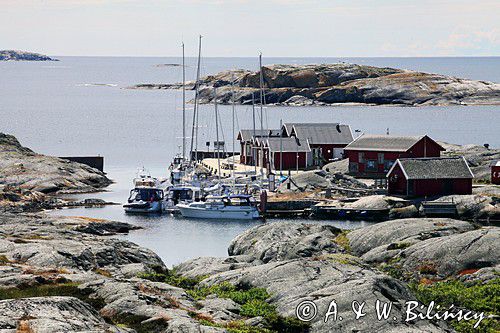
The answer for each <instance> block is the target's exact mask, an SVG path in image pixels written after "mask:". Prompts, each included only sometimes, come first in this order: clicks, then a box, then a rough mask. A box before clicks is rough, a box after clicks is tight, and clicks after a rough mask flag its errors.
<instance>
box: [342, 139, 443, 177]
mask: <svg viewBox="0 0 500 333" xmlns="http://www.w3.org/2000/svg"><path fill="white" fill-rule="evenodd" d="M444 150H445V149H444V148H443V147H441V146H440V145H439V144H438V143H437V142H436V141H434V140H432V139H431V138H430V137H428V136H427V135H423V136H392V135H366V134H363V135H361V136H360V137H358V138H357V139H356V140H354V141H353V142H352V143H350V144H349V145H348V146H347V147H345V148H344V151H345V155H346V157H347V158H349V174H351V175H353V176H355V177H361V178H362V177H365V178H384V177H385V175H386V174H387V171H389V170H390V168H391V167H392V166H393V165H394V163H395V162H396V160H397V159H399V158H420V157H439V156H441V152H442V151H444Z"/></svg>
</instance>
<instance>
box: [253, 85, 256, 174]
mask: <svg viewBox="0 0 500 333" xmlns="http://www.w3.org/2000/svg"><path fill="white" fill-rule="evenodd" d="M252 121H253V138H254V140H255V139H256V138H257V137H256V134H255V96H254V93H253V92H252ZM252 146H253V144H252ZM256 157H257V156H256V150H255V149H252V159H253V166H254V173H255V175H256V176H257V161H256V160H257V159H256Z"/></svg>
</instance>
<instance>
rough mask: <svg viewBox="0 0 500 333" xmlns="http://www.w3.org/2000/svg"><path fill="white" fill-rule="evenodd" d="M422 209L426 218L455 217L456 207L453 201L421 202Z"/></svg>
mask: <svg viewBox="0 0 500 333" xmlns="http://www.w3.org/2000/svg"><path fill="white" fill-rule="evenodd" d="M422 208H423V211H424V215H425V216H426V217H432V216H447V217H455V216H457V214H458V212H457V205H456V204H455V203H454V202H453V201H442V202H436V201H423V202H422Z"/></svg>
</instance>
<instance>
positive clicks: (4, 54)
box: [0, 50, 59, 61]
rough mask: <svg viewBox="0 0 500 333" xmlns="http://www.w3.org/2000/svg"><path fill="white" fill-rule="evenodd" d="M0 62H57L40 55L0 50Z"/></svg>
mask: <svg viewBox="0 0 500 333" xmlns="http://www.w3.org/2000/svg"><path fill="white" fill-rule="evenodd" d="M0 61H59V60H58V59H53V58H51V57H49V56H46V55H43V54H40V53H33V52H26V51H14V50H0Z"/></svg>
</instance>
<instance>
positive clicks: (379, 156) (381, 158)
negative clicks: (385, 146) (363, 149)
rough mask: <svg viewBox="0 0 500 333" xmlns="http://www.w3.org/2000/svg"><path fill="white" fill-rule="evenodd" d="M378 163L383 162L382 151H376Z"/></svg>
mask: <svg viewBox="0 0 500 333" xmlns="http://www.w3.org/2000/svg"><path fill="white" fill-rule="evenodd" d="M378 164H384V153H378Z"/></svg>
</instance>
